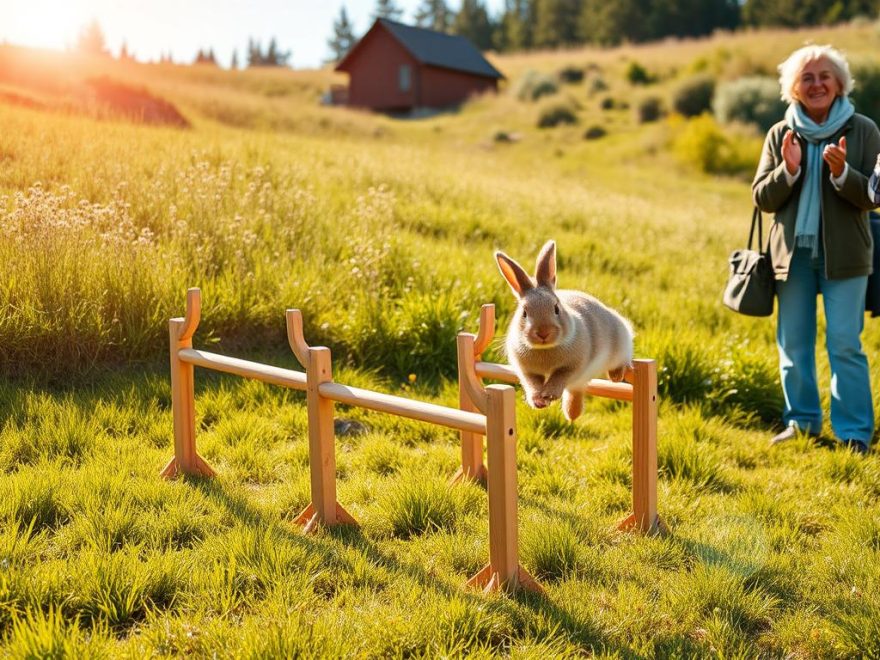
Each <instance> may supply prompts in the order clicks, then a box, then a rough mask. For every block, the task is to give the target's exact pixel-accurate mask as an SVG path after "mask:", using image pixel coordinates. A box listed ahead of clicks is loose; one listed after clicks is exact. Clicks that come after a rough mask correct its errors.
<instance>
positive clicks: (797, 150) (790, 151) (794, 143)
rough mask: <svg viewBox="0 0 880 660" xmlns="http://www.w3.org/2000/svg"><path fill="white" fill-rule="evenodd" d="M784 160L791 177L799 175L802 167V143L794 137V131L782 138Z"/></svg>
mask: <svg viewBox="0 0 880 660" xmlns="http://www.w3.org/2000/svg"><path fill="white" fill-rule="evenodd" d="M782 158H783V160H785V169H786V170H788V173H789V174H790V175H791V176H794V175H795V174H797V171H798V169H799V168H800V166H801V143H800V142H798V139H797V138H796V137H795V136H794V131H788V133H786V134H785V137H783V138H782Z"/></svg>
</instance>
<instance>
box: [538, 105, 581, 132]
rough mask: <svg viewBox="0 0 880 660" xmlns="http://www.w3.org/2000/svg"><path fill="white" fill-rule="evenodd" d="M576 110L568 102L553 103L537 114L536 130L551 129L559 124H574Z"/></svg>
mask: <svg viewBox="0 0 880 660" xmlns="http://www.w3.org/2000/svg"><path fill="white" fill-rule="evenodd" d="M576 123H577V108H575V107H574V104H573V103H571V102H570V101H553V102H551V103H548V104H546V105H544V106H543V107H542V108H541V111H540V112H539V113H538V128H553V127H554V126H559V125H560V124H576Z"/></svg>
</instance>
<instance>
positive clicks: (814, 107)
mask: <svg viewBox="0 0 880 660" xmlns="http://www.w3.org/2000/svg"><path fill="white" fill-rule="evenodd" d="M840 93H841V86H840V81H839V80H838V79H837V76H836V75H835V74H834V69H833V68H832V67H831V63H830V62H829V61H828V60H827V59H826V58H824V57H822V58H819V59H817V60H812V61H810V62H807V63H806V64H805V65H804V68H803V70H802V71H801V75H800V78H798V80H797V82H796V83H795V86H794V97H795V98H796V99H797V100H798V101H799V102H800V104H801V105H802V106H803V107H804V110H806V112H807V114H808V115H809V117H810V119H812V120H813V121H815V122H816V123H818V124H821V123H823V122H824V121H825V119H827V118H828V111H829V109H830V108H831V104H832V103H834V99H836V98H837V97H838V96H840Z"/></svg>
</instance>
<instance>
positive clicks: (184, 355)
mask: <svg viewBox="0 0 880 660" xmlns="http://www.w3.org/2000/svg"><path fill="white" fill-rule="evenodd" d="M177 354H178V355H179V356H180V361H181V362H184V363H186V364H192V365H195V366H197V367H204V368H206V369H212V370H214V371H222V372H223V373H227V374H233V375H235V376H242V377H243V378H251V379H253V380H260V381H263V382H264V383H269V384H271V385H280V386H281V387H289V388H291V389H294V390H301V391H303V392H305V390H306V375H305V374H304V373H303V372H302V371H294V370H293V369H282V368H281V367H273V366H271V365H268V364H260V363H259V362H249V361H248V360H240V359H239V358H234V357H228V356H226V355H218V354H217V353H209V352H208V351H197V350H196V349H194V348H184V349H181V350H180V351H178V353H177Z"/></svg>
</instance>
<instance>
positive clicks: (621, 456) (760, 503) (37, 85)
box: [0, 23, 880, 658]
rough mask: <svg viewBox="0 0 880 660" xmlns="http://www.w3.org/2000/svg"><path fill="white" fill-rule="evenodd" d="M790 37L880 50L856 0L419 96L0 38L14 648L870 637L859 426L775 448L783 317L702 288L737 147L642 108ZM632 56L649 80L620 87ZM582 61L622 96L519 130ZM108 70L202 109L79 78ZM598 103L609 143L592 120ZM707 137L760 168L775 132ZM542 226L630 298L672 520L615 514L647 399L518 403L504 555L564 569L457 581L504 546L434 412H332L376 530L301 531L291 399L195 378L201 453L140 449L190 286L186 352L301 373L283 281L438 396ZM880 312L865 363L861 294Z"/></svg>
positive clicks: (479, 647) (499, 651)
mask: <svg viewBox="0 0 880 660" xmlns="http://www.w3.org/2000/svg"><path fill="white" fill-rule="evenodd" d="M806 39H814V40H816V41H819V42H825V41H831V42H833V43H835V44H837V45H839V46H841V47H843V48H845V49H847V51H848V52H849V53H850V54H851V56H852V57H853V58H854V59H859V58H862V59H865V58H870V57H874V58H876V53H877V52H878V47H880V31H878V29H877V25H875V24H870V23H862V24H858V25H852V26H847V27H843V28H837V29H834V30H824V31H821V32H820V31H817V32H779V33H763V34H759V33H746V34H741V35H716V36H715V37H713V38H712V39H710V40H704V41H693V42H683V43H671V42H670V43H663V44H651V45H647V46H643V47H638V48H636V47H628V48H625V49H617V50H609V51H589V50H584V51H571V52H565V53H537V54H532V55H519V56H509V57H495V58H493V61H494V63H495V64H496V65H497V66H498V67H499V68H500V69H501V70H502V71H503V72H504V73H505V74H506V75H507V76H508V87H507V88H505V89H503V90H502V92H501V93H500V94H499V96H498V97H493V98H483V99H476V100H474V101H472V102H470V103H469V104H467V105H465V106H464V107H463V108H462V109H461V110H460V111H458V112H455V113H448V114H441V115H438V116H435V117H432V118H427V119H422V120H418V121H416V120H394V119H390V118H387V117H381V116H373V115H370V114H366V113H359V112H352V111H348V110H345V109H339V108H326V107H322V106H320V105H319V104H318V99H319V97H320V95H321V92H322V91H323V89H324V88H325V87H326V86H327V85H328V84H329V83H330V82H332V81H335V80H336V79H335V78H334V76H333V74H332V73H329V72H326V71H320V72H289V71H245V72H235V73H228V72H222V71H215V70H213V69H202V68H192V67H176V66H168V65H162V66H159V65H154V66H146V65H135V64H118V63H112V62H94V61H85V60H75V59H74V60H68V59H65V58H63V57H58V56H53V55H51V54H28V53H22V52H21V51H19V50H17V49H14V48H11V47H0V99H6V100H7V101H9V100H10V99H11V100H12V102H3V101H2V100H0V127H2V130H0V369H2V373H3V374H4V379H3V381H2V382H0V656H2V655H4V654H5V655H8V656H10V657H77V658H79V657H165V656H179V655H194V656H196V657H230V658H231V657H253V658H269V657H285V656H286V657H294V656H296V657H300V656H302V657H342V656H345V657H348V656H356V657H402V656H430V657H437V656H444V657H460V656H468V657H472V656H476V657H490V656H497V655H503V656H511V657H534V658H537V657H547V656H549V657H569V656H582V655H597V656H602V657H693V656H715V657H725V658H727V657H756V656H767V657H835V658H837V657H841V658H843V657H878V656H880V641H878V640H880V623H878V622H880V513H878V501H880V460H878V458H877V452H876V451H873V452H872V453H871V454H870V455H869V456H867V457H864V458H863V457H860V456H856V455H853V454H850V453H848V452H846V451H843V450H840V449H836V448H834V447H833V446H832V445H831V443H823V444H820V445H813V444H811V443H809V442H807V441H806V440H804V441H797V442H794V443H792V444H791V445H790V446H787V447H782V448H778V449H775V450H771V449H770V448H768V446H767V438H768V437H769V435H770V434H771V433H772V432H773V431H774V428H775V426H774V425H775V424H776V423H777V421H776V420H777V417H778V415H779V411H780V405H781V404H780V396H781V395H780V393H779V383H778V376H777V371H776V358H775V345H774V339H773V337H774V324H773V321H772V320H769V319H747V318H745V317H739V316H737V315H734V314H733V313H731V312H729V311H728V310H726V309H725V308H723V306H722V305H721V303H720V291H721V289H722V287H723V284H724V281H725V278H726V274H727V272H726V258H727V255H728V253H729V252H730V251H731V250H732V249H734V248H735V247H739V246H741V244H742V243H743V242H744V240H745V238H746V232H747V230H748V221H749V218H750V214H751V206H750V196H749V181H748V179H749V176H748V175H740V176H731V177H711V176H708V175H706V174H704V173H702V172H700V171H698V170H697V169H695V168H693V167H691V166H690V165H688V163H686V162H683V161H682V160H681V158H680V157H678V156H677V154H676V151H675V149H673V148H672V145H673V143H674V141H675V136H676V135H677V133H678V132H679V131H681V130H682V126H683V125H684V124H685V120H681V119H680V118H671V119H663V120H661V121H658V122H653V123H647V124H639V123H638V122H637V121H636V120H635V119H634V115H633V112H634V108H635V107H636V105H637V103H638V101H639V99H640V98H641V97H642V96H644V95H646V94H658V95H661V96H665V95H667V94H669V93H670V90H671V89H672V88H673V87H674V85H675V84H676V81H677V80H678V79H679V78H680V77H681V76H683V75H685V73H686V72H688V71H691V70H695V69H700V70H710V71H712V72H713V74H714V75H716V76H717V77H718V78H719V79H722V80H724V79H732V78H735V77H737V76H739V75H743V74H750V73H759V72H761V71H764V72H772V70H773V68H774V66H775V64H776V63H777V62H779V61H781V60H782V59H783V58H784V57H785V56H786V55H787V54H788V52H789V51H790V50H791V49H792V48H794V47H795V46H797V45H799V44H801V43H803V41H804V40H806ZM632 60H636V61H638V62H640V63H642V64H643V65H645V66H646V67H647V68H648V69H649V70H650V71H651V72H652V73H653V74H655V75H656V76H657V77H658V79H659V81H658V82H657V83H656V84H654V85H651V86H649V87H647V88H643V87H633V86H631V85H630V84H629V83H627V82H626V81H625V80H624V77H623V72H624V70H625V68H626V66H627V63H628V62H630V61H632ZM590 63H592V65H593V70H598V71H599V72H600V75H601V76H602V77H603V79H604V81H605V82H606V84H607V86H608V90H607V91H606V92H604V93H603V94H590V93H589V92H588V91H587V90H588V89H589V87H588V85H589V80H587V81H585V82H583V83H580V84H578V85H572V86H563V88H562V90H561V92H560V93H559V94H558V95H557V96H558V97H560V98H564V97H571V98H572V99H574V101H575V102H576V105H577V106H578V108H579V109H578V110H577V117H578V123H577V124H575V125H570V126H564V127H558V128H553V129H538V128H536V127H535V123H536V118H537V114H538V112H540V108H541V106H542V104H541V103H540V102H539V103H528V102H522V101H519V100H517V99H516V97H515V96H514V95H513V94H512V93H511V92H512V90H513V89H514V87H515V85H516V83H517V81H518V79H519V78H520V77H521V76H522V75H524V74H525V72H526V71H528V70H530V69H535V70H539V71H544V72H547V73H555V72H556V71H557V70H558V69H560V68H561V67H563V66H566V65H576V66H579V67H585V66H587V65H588V64H590ZM101 78H109V79H112V80H120V81H125V82H126V84H127V85H130V86H131V87H132V88H133V89H135V88H136V89H139V90H144V93H148V94H149V95H150V96H151V97H155V98H159V99H163V100H164V101H166V102H168V103H171V104H173V105H174V106H175V107H176V108H177V110H179V111H180V113H182V115H183V116H185V117H186V119H187V121H188V122H189V124H190V127H189V128H173V127H170V126H162V125H142V124H139V123H136V122H132V121H128V120H126V119H125V118H124V117H121V116H118V115H115V114H114V113H113V111H112V108H107V107H104V106H100V105H99V104H98V105H96V104H95V103H92V102H86V101H85V100H84V99H88V98H91V97H89V96H88V94H87V93H86V92H84V91H83V90H87V89H90V87H89V85H90V84H92V83H90V82H89V81H93V80H95V79H101ZM604 96H612V97H614V98H615V99H617V100H618V101H625V102H626V103H627V104H628V106H629V107H628V108H622V107H621V104H620V103H618V104H617V106H616V108H615V109H612V110H609V111H603V110H601V109H600V102H601V99H602V98H603V97H604ZM591 125H601V126H602V127H604V128H605V129H606V130H607V132H608V134H607V136H606V137H604V138H602V139H598V140H584V139H583V138H582V135H583V133H584V130H585V129H586V128H587V127H589V126H591ZM725 130H727V131H729V132H730V135H731V136H732V137H731V139H732V140H735V141H736V144H737V145H738V148H740V149H742V150H743V151H744V152H745V153H747V154H751V155H752V156H751V157H752V158H753V159H754V161H755V162H756V160H757V155H758V150H759V149H760V143H761V138H760V136H759V135H757V134H755V133H749V132H748V131H746V130H745V129H742V128H738V129H728V128H725ZM502 132H503V133H504V134H506V135H507V136H508V137H512V139H511V140H510V141H501V140H498V139H497V136H498V134H499V133H502ZM548 238H555V239H556V241H557V243H558V250H559V258H560V261H559V278H560V284H561V286H564V287H570V288H581V289H584V290H587V291H589V292H590V293H592V294H594V295H596V296H597V297H599V298H600V299H602V300H604V301H605V302H607V303H608V304H610V305H611V306H614V307H616V308H617V309H619V310H620V311H621V312H623V313H624V314H625V315H627V316H628V317H629V318H630V319H632V321H633V324H634V326H635V328H636V330H637V338H636V353H637V357H651V358H655V359H657V360H658V363H659V367H660V390H661V395H662V400H661V406H660V436H659V464H660V485H659V509H660V511H661V514H662V515H663V517H664V519H665V520H666V522H667V524H668V525H669V527H670V530H671V531H670V533H669V534H668V535H665V536H662V537H649V538H646V537H639V536H635V535H629V534H624V533H620V532H617V531H615V525H616V522H617V521H618V520H620V519H621V518H622V517H623V516H624V515H625V514H626V513H627V511H628V510H629V507H630V502H629V497H630V495H629V493H630V473H631V464H630V449H629V437H630V416H629V411H628V409H627V408H626V407H625V406H622V405H620V404H615V403H611V402H607V401H601V400H595V401H588V405H587V411H586V414H585V415H584V417H583V418H581V419H580V420H578V422H577V423H576V424H574V425H569V424H567V423H566V422H565V421H564V419H563V418H562V415H561V413H560V411H559V410H558V407H554V408H552V409H550V410H549V411H542V412H537V411H533V410H530V409H529V408H527V407H526V406H525V404H524V403H520V404H519V406H518V409H517V415H518V422H519V439H520V442H519V457H518V466H519V479H520V533H521V559H522V562H523V564H524V565H525V567H526V568H527V569H528V570H529V571H530V572H531V573H532V574H534V575H536V576H537V577H538V578H539V579H540V580H541V581H542V582H543V584H544V585H545V586H546V588H547V595H546V597H545V598H537V597H534V596H529V595H525V594H520V595H515V596H483V595H480V594H478V593H475V592H470V591H467V590H465V589H463V583H464V581H465V580H466V579H467V578H468V577H469V576H470V575H472V574H473V573H474V572H476V570H478V569H479V568H480V567H481V566H482V565H483V564H484V563H485V562H486V558H487V556H488V548H487V531H486V530H487V515H486V510H487V503H486V496H485V491H484V490H483V489H482V488H480V487H478V486H472V485H464V486H456V487H453V488H449V487H447V486H446V480H447V479H448V477H449V476H450V475H451V474H452V473H453V472H454V470H455V467H456V465H457V461H458V445H457V436H456V434H454V433H452V432H450V431H445V430H440V429H438V428H436V427H431V426H427V425H424V424H419V423H415V422H412V423H410V422H405V421H402V420H400V419H396V418H392V417H386V416H382V415H378V414H372V413H366V412H363V411H360V410H358V409H348V408H346V407H343V406H340V407H338V408H337V415H338V416H341V417H345V418H348V419H354V420H357V421H359V422H361V423H363V424H364V425H365V427H366V433H365V434H362V435H351V436H344V437H340V438H338V444H337V461H338V477H339V500H340V502H341V503H342V504H343V505H344V506H345V507H346V509H348V510H349V511H350V512H351V513H352V514H353V515H354V516H355V517H356V518H357V519H358V520H359V521H360V522H361V524H362V526H361V527H360V528H359V529H356V530H350V529H349V530H344V529H343V530H329V531H328V530H322V531H320V532H319V533H318V534H317V535H315V536H303V535H301V534H300V533H299V532H298V531H297V530H296V529H295V528H294V527H293V525H292V524H291V523H292V519H293V518H294V517H295V516H296V515H297V514H298V513H299V511H300V510H301V509H302V508H303V507H304V506H305V505H306V503H307V502H308V498H309V482H308V451H307V437H306V411H305V402H304V397H303V396H302V395H300V394H297V393H292V392H284V391H280V390H277V389H273V388H270V387H268V386H263V385H259V384H256V383H251V382H243V381H240V380H235V379H232V378H226V377H220V376H210V375H207V374H205V373H204V372H197V376H196V410H197V417H198V419H197V428H198V443H199V449H200V452H201V453H202V455H203V456H204V457H205V458H206V460H207V461H208V462H209V463H210V464H211V465H212V466H214V467H215V468H216V469H217V470H218V472H219V477H218V478H217V479H215V480H199V479H181V480H176V481H171V482H166V481H163V480H161V479H160V478H159V477H158V472H159V470H160V469H161V468H162V466H163V465H164V464H165V463H166V462H167V460H168V459H169V458H170V456H171V453H172V422H171V412H170V409H169V405H170V399H169V397H170V391H169V381H168V374H167V359H168V358H167V319H168V318H170V317H172V316H179V315H182V313H183V310H184V295H185V291H186V289H187V287H189V286H199V287H201V289H202V295H203V309H202V322H201V325H200V328H199V330H198V332H197V334H196V336H195V345H196V346H197V347H205V348H210V350H214V351H218V352H223V353H228V354H233V355H236V356H241V357H249V358H258V359H260V360H262V361H266V362H270V363H273V364H278V365H281V366H286V367H291V368H292V367H294V366H295V361H294V359H293V356H292V355H291V354H290V351H289V349H288V348H287V344H286V338H285V334H284V314H283V312H284V310H285V309H286V308H288V307H299V308H300V309H302V310H303V314H304V320H305V325H306V337H307V339H308V340H309V342H310V343H312V344H313V345H317V344H325V345H327V346H330V347H331V348H332V350H333V356H334V368H335V378H336V380H338V381H339V382H343V383H346V384H350V385H355V386H360V387H370V388H371V389H377V390H382V391H390V392H394V393H398V394H404V395H406V396H415V397H418V398H420V399H425V400H431V401H435V402H439V403H444V404H446V405H454V404H455V402H456V401H457V390H456V388H455V385H454V374H455V334H456V333H457V332H458V331H459V330H461V329H466V330H470V331H475V330H476V327H477V317H478V312H479V308H480V305H481V304H482V303H486V302H494V303H495V304H496V306H497V309H498V315H499V331H498V335H499V336H502V335H503V327H504V324H505V323H506V320H507V318H508V316H509V314H510V312H511V311H512V310H513V299H512V297H511V296H510V294H509V291H508V289H507V287H506V284H504V282H503V281H502V280H501V277H500V276H499V274H498V272H497V268H496V267H495V264H494V261H493V259H492V252H493V250H495V249H499V248H500V249H504V250H505V251H506V252H508V253H509V254H511V255H512V256H514V257H516V258H518V259H520V260H522V261H523V262H526V263H531V262H532V260H533V258H534V256H535V254H536V252H537V250H538V248H539V247H540V245H541V244H542V243H543V242H544V241H545V240H546V239H548ZM821 325H822V322H821V321H820V326H821ZM863 340H864V344H865V348H866V351H867V353H868V355H869V360H871V377H872V383H873V385H874V387H875V390H876V388H877V386H878V385H880V364H878V363H877V360H875V359H874V358H875V356H876V355H877V352H878V348H880V330H878V327H877V326H876V324H875V322H873V321H871V320H868V321H867V322H866V331H865V333H864V336H863ZM499 346H500V342H496V346H494V347H493V348H492V349H491V351H490V355H491V356H494V357H496V358H498V357H499V356H500V353H499V350H498V348H499ZM819 364H820V378H821V381H822V382H823V383H824V384H826V386H825V387H824V391H823V400H824V403H825V409H826V410H827V407H828V391H827V382H828V366H827V359H825V358H824V356H823V355H822V354H821V351H820V356H819ZM826 432H827V435H829V436H830V429H826Z"/></svg>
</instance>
